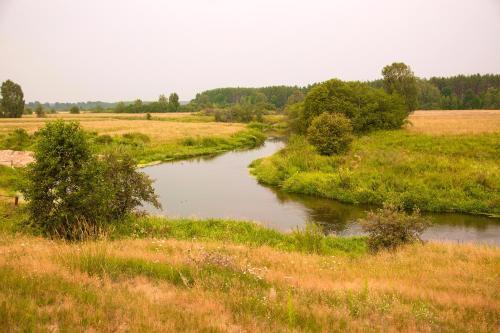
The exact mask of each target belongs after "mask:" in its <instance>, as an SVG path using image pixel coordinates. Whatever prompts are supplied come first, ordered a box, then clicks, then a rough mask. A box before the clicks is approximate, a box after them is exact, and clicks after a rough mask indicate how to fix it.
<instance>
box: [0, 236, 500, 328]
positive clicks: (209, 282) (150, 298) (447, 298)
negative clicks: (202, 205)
mask: <svg viewBox="0 0 500 333" xmlns="http://www.w3.org/2000/svg"><path fill="white" fill-rule="evenodd" d="M165 267H173V268H174V269H177V270H179V271H181V270H182V271H183V272H185V273H184V274H185V275H186V278H187V274H191V275H192V283H191V284H185V285H184V284H183V283H180V284H176V283H173V282H172V281H170V280H169V279H168V276H167V277H165V275H162V274H163V273H162V272H164V269H165ZM499 273H500V250H499V249H498V248H497V247H486V246H473V245H451V244H432V243H431V244H427V245H424V246H422V245H414V246H410V247H407V248H405V249H403V250H401V251H398V252H395V253H380V254H378V255H375V256H373V255H368V254H367V255H363V256H361V257H357V258H352V257H348V256H341V255H339V256H318V255H304V254H299V253H293V252H292V253H287V252H280V251H277V250H274V249H271V248H267V247H252V248H250V247H245V246H236V245H231V244H222V243H201V242H194V241H193V242H191V241H178V240H162V239H157V240H122V241H113V242H109V241H108V242H106V241H103V242H97V243H96V242H90V243H86V244H77V245H75V244H65V243H61V242H51V241H48V240H44V239H39V238H32V237H20V236H17V237H13V236H9V235H2V234H0V280H1V281H0V282H1V283H0V299H3V300H5V302H3V303H1V302H0V326H2V327H4V328H6V330H7V331H9V330H12V331H15V330H18V329H19V330H23V329H26V328H28V329H32V330H35V331H47V330H53V331H58V330H61V331H75V330H76V331H86V330H87V331H148V332H149V331H211V332H212V331H224V332H242V331H248V332H253V331H263V332H264V331H265V332H280V331H283V332H289V331H318V332H332V331H358V332H366V331H385V332H391V331H394V332H396V331H398V332H399V331H408V332H413V331H424V332H425V331H434V330H435V331H473V332H482V331H484V332H487V331H495V330H496V329H498V327H499V326H498V325H500V320H499V318H500V316H499V314H500V290H499V288H498V278H499ZM30 325H31V326H30Z"/></svg>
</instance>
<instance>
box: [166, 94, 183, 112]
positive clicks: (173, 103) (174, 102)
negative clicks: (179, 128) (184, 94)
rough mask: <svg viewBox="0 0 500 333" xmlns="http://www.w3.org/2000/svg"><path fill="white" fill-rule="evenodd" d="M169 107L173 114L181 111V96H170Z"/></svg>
mask: <svg viewBox="0 0 500 333" xmlns="http://www.w3.org/2000/svg"><path fill="white" fill-rule="evenodd" d="M168 105H169V108H170V111H171V112H177V111H179V109H180V107H181V104H180V103H179V95H177V94H176V93H172V94H170V96H169V97H168Z"/></svg>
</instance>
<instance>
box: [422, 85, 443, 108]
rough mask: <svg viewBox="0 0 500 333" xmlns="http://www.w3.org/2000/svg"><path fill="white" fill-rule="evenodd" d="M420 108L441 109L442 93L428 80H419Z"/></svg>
mask: <svg viewBox="0 0 500 333" xmlns="http://www.w3.org/2000/svg"><path fill="white" fill-rule="evenodd" d="M417 100H418V108H419V109H423V110H435V109H439V106H440V105H439V103H440V101H441V93H440V91H439V89H438V88H437V87H436V86H435V85H433V84H432V83H430V82H429V81H427V80H422V79H418V80H417Z"/></svg>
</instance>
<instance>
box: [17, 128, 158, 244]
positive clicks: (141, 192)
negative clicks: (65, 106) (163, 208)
mask: <svg viewBox="0 0 500 333" xmlns="http://www.w3.org/2000/svg"><path fill="white" fill-rule="evenodd" d="M35 159H36V161H35V163H33V164H32V165H31V166H29V170H28V172H27V178H28V181H27V184H26V186H25V187H24V189H23V194H24V196H25V198H26V200H27V201H28V203H27V210H28V212H29V217H30V222H31V225H32V226H33V227H35V228H37V229H39V230H40V231H41V232H42V233H44V234H46V235H49V236H57V237H61V238H65V239H69V240H75V239H84V238H87V237H95V236H97V235H99V234H100V233H101V232H102V231H103V230H104V229H105V227H106V226H107V225H109V224H111V223H114V222H118V221H120V220H121V219H123V218H124V217H125V215H127V214H128V213H130V212H131V211H132V210H133V209H134V208H135V207H137V206H138V205H141V203H143V202H150V203H151V204H153V205H154V206H156V207H159V206H160V204H159V202H158V199H157V196H156V195H155V193H154V190H153V187H152V181H151V180H150V179H149V178H148V177H147V176H146V175H145V174H143V173H140V172H137V171H136V169H135V163H134V162H133V160H132V158H131V157H130V156H127V155H125V154H121V153H117V152H108V153H105V154H104V155H102V156H99V158H98V157H97V156H96V155H95V154H93V152H92V150H91V146H90V145H89V142H88V138H87V136H86V135H85V133H84V132H83V130H82V129H81V128H80V126H79V124H78V123H76V122H70V123H65V122H63V121H56V122H51V123H48V124H47V125H46V126H45V127H44V128H42V129H41V130H40V131H39V132H38V141H37V144H36V146H35Z"/></svg>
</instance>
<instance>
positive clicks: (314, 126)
mask: <svg viewBox="0 0 500 333" xmlns="http://www.w3.org/2000/svg"><path fill="white" fill-rule="evenodd" d="M307 139H308V140H309V142H310V143H311V144H312V145H314V146H315V147H316V149H318V151H319V153H320V154H322V155H332V154H339V153H343V152H345V151H346V150H347V149H348V148H349V144H350V143H351V141H352V139H353V136H352V125H351V121H350V120H349V119H348V118H347V117H346V116H345V115H343V114H341V113H326V112H325V113H322V114H321V115H319V116H317V117H316V118H314V120H313V121H312V123H311V126H309V128H308V129H307Z"/></svg>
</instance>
